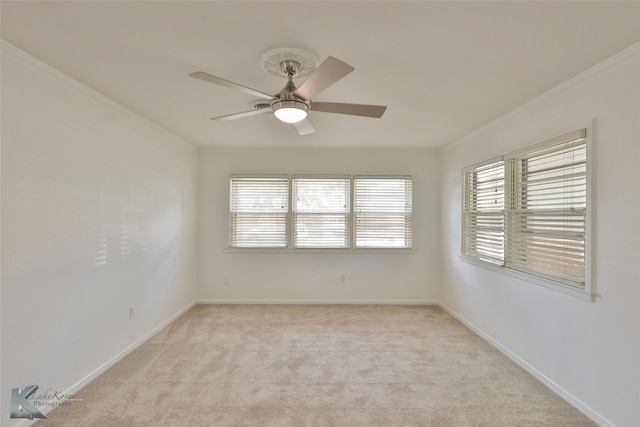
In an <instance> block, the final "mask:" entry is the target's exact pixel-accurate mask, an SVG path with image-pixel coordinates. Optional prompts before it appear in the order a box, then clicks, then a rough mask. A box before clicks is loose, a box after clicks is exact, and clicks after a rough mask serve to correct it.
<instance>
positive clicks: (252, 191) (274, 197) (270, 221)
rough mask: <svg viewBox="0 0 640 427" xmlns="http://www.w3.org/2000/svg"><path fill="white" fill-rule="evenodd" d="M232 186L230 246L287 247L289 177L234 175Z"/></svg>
mask: <svg viewBox="0 0 640 427" xmlns="http://www.w3.org/2000/svg"><path fill="white" fill-rule="evenodd" d="M230 186H231V188H230V197H229V200H230V203H229V206H230V212H229V221H230V224H229V225H230V226H229V230H230V232H229V246H231V247H236V248H261V247H276V248H283V247H287V214H288V211H289V179H288V177H286V176H272V177H246V176H245V177H242V176H232V177H231V179H230Z"/></svg>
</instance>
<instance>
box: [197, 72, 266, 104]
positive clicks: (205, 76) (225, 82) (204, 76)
mask: <svg viewBox="0 0 640 427" xmlns="http://www.w3.org/2000/svg"><path fill="white" fill-rule="evenodd" d="M189 76H190V77H193V78H195V79H200V80H204V81H205V82H209V83H214V84H217V85H220V86H225V87H229V88H231V89H237V90H239V91H242V92H244V93H248V94H249V95H253V96H257V97H258V98H265V99H275V96H273V95H269V94H267V93H264V92H260V91H259V90H255V89H251V88H250V87H246V86H243V85H241V84H238V83H234V82H232V81H230V80H226V79H223V78H222V77H216V76H212V75H211V74H208V73H205V72H204V71H196V72H195V73H191V74H189Z"/></svg>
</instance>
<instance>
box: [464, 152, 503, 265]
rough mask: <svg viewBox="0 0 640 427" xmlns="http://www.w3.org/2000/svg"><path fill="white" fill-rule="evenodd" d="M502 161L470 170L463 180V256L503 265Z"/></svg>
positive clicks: (465, 173) (466, 172)
mask: <svg viewBox="0 0 640 427" xmlns="http://www.w3.org/2000/svg"><path fill="white" fill-rule="evenodd" d="M504 181H505V180H504V161H502V160H499V161H495V162H491V163H488V164H484V165H481V166H478V167H474V168H470V169H468V170H466V171H465V172H464V177H463V190H462V193H463V225H462V254H463V255H464V256H467V257H470V258H475V259H479V260H482V261H488V262H491V263H494V264H500V265H502V264H503V263H504Z"/></svg>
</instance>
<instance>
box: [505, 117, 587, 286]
mask: <svg viewBox="0 0 640 427" xmlns="http://www.w3.org/2000/svg"><path fill="white" fill-rule="evenodd" d="M507 158H508V161H507V173H508V175H509V179H510V181H511V186H510V187H511V189H510V195H509V206H508V210H509V212H508V215H509V217H508V218H509V221H508V229H507V236H508V243H507V248H508V250H507V266H508V267H510V268H513V269H516V270H521V271H524V272H532V273H536V274H537V275H541V276H547V277H550V278H553V279H559V280H561V281H562V282H564V283H566V284H570V285H572V286H578V287H584V286H585V250H586V246H585V244H586V213H587V211H586V209H587V150H586V130H584V129H583V130H580V131H576V132H572V133H570V134H567V135H563V136H561V137H558V138H554V139H553V140H551V141H548V142H547V143H543V144H541V145H538V146H536V147H533V148H532V149H529V150H527V151H526V152H517V153H514V154H512V155H509V156H507Z"/></svg>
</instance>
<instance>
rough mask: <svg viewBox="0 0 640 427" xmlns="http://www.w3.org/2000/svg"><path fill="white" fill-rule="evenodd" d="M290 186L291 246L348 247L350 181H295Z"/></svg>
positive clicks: (339, 179)
mask: <svg viewBox="0 0 640 427" xmlns="http://www.w3.org/2000/svg"><path fill="white" fill-rule="evenodd" d="M292 185H293V202H292V203H293V218H294V219H293V221H294V246H295V247H297V248H348V247H349V244H350V243H349V235H350V231H349V230H350V228H349V224H350V215H349V213H350V179H348V178H295V179H293V181H292Z"/></svg>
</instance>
